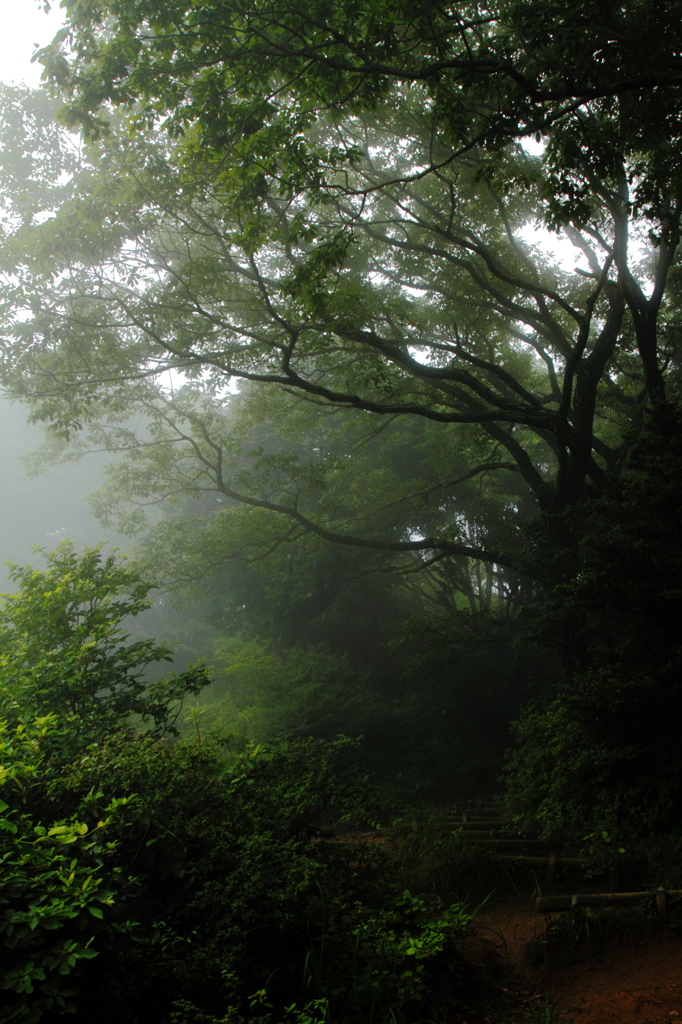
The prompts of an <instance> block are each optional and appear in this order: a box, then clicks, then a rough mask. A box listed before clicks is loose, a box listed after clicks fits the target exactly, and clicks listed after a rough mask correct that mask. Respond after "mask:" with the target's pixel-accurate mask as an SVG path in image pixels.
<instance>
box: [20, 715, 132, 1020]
mask: <svg viewBox="0 0 682 1024" xmlns="http://www.w3.org/2000/svg"><path fill="white" fill-rule="evenodd" d="M61 735H62V736H63V735H64V733H63V730H62V731H61ZM59 737H60V730H59V729H58V727H57V723H56V719H55V717H54V716H46V717H44V718H39V719H36V720H35V721H32V722H29V723H26V724H24V723H20V724H19V725H16V726H15V727H13V728H12V727H10V726H9V725H8V723H7V722H5V721H0V952H1V954H2V955H1V956H0V993H2V996H1V997H0V998H1V999H2V1002H1V1003H0V1021H2V1022H10V1021H16V1022H22V1024H29V1022H32V1021H37V1020H39V1019H40V1017H41V1016H42V1015H43V1013H44V1012H45V1011H48V1010H51V1009H52V1008H53V1007H54V1008H55V1009H57V1010H59V1011H62V1012H64V1011H69V1010H73V1009H75V1007H74V1003H73V997H74V996H75V994H76V992H77V988H78V985H77V976H78V973H79V968H80V967H81V966H82V964H83V962H84V961H86V960H90V959H92V958H93V957H95V956H97V945H96V943H95V944H94V945H93V942H94V940H95V938H96V936H97V934H98V932H99V931H100V930H101V925H102V924H103V922H104V921H105V920H106V919H107V918H108V916H109V913H110V910H111V906H112V904H113V902H114V889H112V888H110V887H109V885H108V884H107V881H106V880H105V878H106V876H108V878H109V880H111V879H112V878H115V876H116V875H117V873H118V869H117V868H115V867H113V868H112V867H110V868H109V869H105V868H104V864H105V862H106V861H112V860H113V858H114V851H115V844H113V843H112V842H110V841H109V835H108V833H109V832H110V827H111V823H112V816H113V815H115V813H116V812H117V809H118V808H120V807H121V806H122V805H123V804H125V803H126V800H125V799H122V800H117V799H112V800H110V801H109V802H108V804H107V806H105V807H104V808H103V816H102V817H101V818H99V819H98V820H96V821H88V819H87V818H85V819H83V820H81V819H80V818H78V817H70V818H68V819H62V820H49V819H48V820H44V819H43V820H40V819H38V818H36V816H35V815H34V813H33V812H32V803H33V800H32V798H33V797H34V795H35V793H36V791H39V790H40V789H42V788H43V787H44V785H45V774H46V769H47V767H48V765H47V763H46V760H47V759H46V754H45V746H46V745H47V744H46V741H48V740H52V745H53V746H54V744H55V742H58V740H59ZM39 802H42V800H41V801H39Z"/></svg>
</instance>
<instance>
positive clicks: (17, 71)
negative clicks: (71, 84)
mask: <svg viewBox="0 0 682 1024" xmlns="http://www.w3.org/2000/svg"><path fill="white" fill-rule="evenodd" d="M63 20H64V12H63V11H62V10H61V9H60V7H59V4H58V2H57V3H53V4H52V9H51V10H50V13H49V14H45V12H44V10H43V0H0V25H1V26H2V32H0V81H2V82H8V83H10V82H23V83H24V84H25V85H30V86H33V87H35V86H37V85H39V83H40V75H41V72H42V68H41V66H40V64H31V57H32V56H33V54H34V53H35V51H36V50H38V49H40V48H41V47H42V46H46V45H47V43H49V42H50V40H51V39H52V37H53V36H54V34H55V32H57V31H58V30H59V28H60V26H61V24H62V22H63Z"/></svg>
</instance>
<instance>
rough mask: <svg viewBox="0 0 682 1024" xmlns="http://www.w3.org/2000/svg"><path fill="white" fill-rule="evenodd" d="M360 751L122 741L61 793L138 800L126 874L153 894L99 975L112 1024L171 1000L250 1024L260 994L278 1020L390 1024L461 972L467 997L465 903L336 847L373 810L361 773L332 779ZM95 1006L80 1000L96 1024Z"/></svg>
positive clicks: (377, 858)
mask: <svg viewBox="0 0 682 1024" xmlns="http://www.w3.org/2000/svg"><path fill="white" fill-rule="evenodd" d="M347 745H348V744H347V741H339V742H337V743H334V744H328V743H323V742H321V741H317V742H313V741H311V740H308V741H302V742H298V743H291V744H286V745H282V746H279V747H274V748H272V749H270V750H264V749H259V748H247V749H246V750H245V751H244V752H243V753H241V754H238V755H226V754H225V752H224V750H223V748H221V747H220V746H217V745H207V744H202V745H198V744H184V743H180V744H176V745H174V746H170V745H168V744H167V743H165V742H158V741H153V740H151V739H150V738H147V739H144V738H143V739H140V740H137V741H135V742H133V743H131V742H130V741H126V740H124V739H117V740H112V741H110V742H109V743H108V744H107V745H106V746H104V747H100V748H93V749H92V750H91V751H90V752H89V753H88V754H87V756H85V757H84V758H82V759H81V761H80V763H79V764H78V765H77V766H75V768H74V770H73V771H72V772H71V773H70V774H69V775H68V776H67V777H64V778H63V780H62V781H61V782H60V783H59V784H58V785H57V786H56V787H53V790H52V792H53V798H54V799H56V800H58V801H60V802H62V803H66V804H69V803H71V804H72V805H75V806H79V801H81V800H82V801H84V806H91V804H92V795H88V794H91V787H92V784H93V782H95V781H97V783H98V785H100V786H101V787H102V789H103V790H104V791H105V792H104V794H102V793H100V795H99V797H98V799H107V795H106V794H107V793H110V792H116V793H119V794H122V795H123V794H127V793H131V792H135V793H136V794H137V796H136V797H135V800H134V801H133V802H132V803H131V804H130V808H129V811H128V813H127V815H126V818H127V822H126V825H125V842H122V843H121V844H120V845H119V847H118V850H117V861H118V863H117V866H118V868H119V869H120V870H121V871H122V872H123V873H124V874H126V873H128V872H130V871H133V870H134V871H135V873H136V875H137V876H138V878H139V879H140V880H141V881H142V883H143V884H142V885H141V886H140V887H139V888H138V889H137V890H135V892H134V893H133V894H132V895H130V896H129V897H128V900H127V902H126V904H125V905H122V908H121V912H122V913H123V914H124V915H133V916H134V918H135V920H136V921H137V922H139V924H138V926H136V931H134V932H133V935H132V938H133V941H132V942H131V941H130V939H129V938H128V937H125V936H124V941H123V942H122V941H121V936H120V935H119V933H118V932H116V931H113V932H112V931H110V932H108V933H107V937H106V942H105V943H104V945H103V950H102V962H101V963H100V964H99V965H98V966H99V970H98V974H97V999H98V1001H101V1000H102V997H103V995H104V997H105V998H104V1000H103V1002H104V1005H106V1006H107V1007H109V1008H110V1010H108V1011H107V1012H110V1013H111V1019H112V1020H113V1019H120V1017H121V1015H124V1016H129V1017H130V1019H144V1016H145V1014H146V1013H148V1012H150V1010H149V1008H150V1007H151V1006H155V1007H158V1006H160V1005H161V1006H163V1007H166V1010H164V1012H170V1008H171V1003H172V1002H173V1001H175V1003H176V1005H177V1006H179V1005H181V1004H182V1006H183V1007H188V1006H192V1007H194V1010H195V1011H196V1019H197V1020H202V1019H204V1018H202V1017H201V1014H205V1015H207V1017H208V1019H211V1020H213V1019H218V1020H222V1019H223V1018H224V1017H225V1015H226V1014H227V1019H230V1016H229V1014H230V1012H231V1013H232V1014H233V1016H234V1017H235V1020H242V1019H244V1020H251V1017H252V1014H253V1011H251V1013H250V1012H249V997H250V996H253V994H254V993H262V999H263V1001H264V1007H263V1008H264V1011H265V1012H264V1013H263V1019H265V1020H270V1019H274V1020H279V1019H280V1016H279V1015H284V1016H283V1019H284V1020H286V1019H287V1017H286V1013H289V1015H290V1016H291V1018H292V1020H296V1019H297V1018H296V1014H297V1013H299V1016H301V1019H302V1020H304V1019H305V1016H304V1010H303V1009H301V1010H300V1011H296V1012H294V1009H293V1002H295V1003H296V1004H297V1005H298V1006H299V1007H304V1006H305V1005H306V1003H309V1002H310V999H311V997H313V998H314V999H316V1000H318V1003H317V1004H316V1005H317V1006H318V1008H319V1007H320V1006H322V1005H323V1003H324V1004H327V1003H328V1016H327V1018H326V1019H328V1020H330V1021H335V1020H338V1021H344V1022H345V1021H349V1022H350V1021H355V1020H358V1021H367V1020H372V1019H375V1020H377V1021H379V1020H382V1019H384V1016H385V1015H386V1014H387V1013H388V1011H389V1008H390V1009H392V1010H393V1012H394V1013H395V1014H396V1016H397V1018H398V1019H399V1018H400V1013H401V1012H402V1011H401V1007H404V1008H405V1009H406V1010H407V1008H408V1007H416V1006H417V1005H420V1006H421V1005H423V1006H424V1008H425V1009H426V1008H427V1007H428V1004H429V1000H430V999H431V998H432V997H431V982H430V979H433V978H435V977H436V976H438V977H440V976H441V974H443V975H444V976H450V975H451V974H452V972H453V971H454V972H455V973H454V975H453V980H454V981H455V983H456V981H457V975H456V962H455V965H454V966H453V959H452V957H453V953H455V951H456V948H457V944H458V942H459V940H460V939H461V937H462V936H463V934H464V931H465V929H466V926H467V923H468V920H469V918H468V916H467V914H466V913H465V911H464V908H463V907H462V906H461V904H459V903H457V904H454V905H453V906H452V907H450V908H449V909H448V908H447V907H445V908H439V907H438V906H437V905H436V904H434V903H433V901H429V902H423V901H421V900H420V899H417V898H415V897H412V896H410V894H409V893H407V892H403V891H402V890H400V889H399V888H398V887H397V886H396V885H395V884H394V883H393V882H392V881H390V880H389V879H388V878H387V877H386V870H385V865H384V860H383V857H381V855H379V854H378V852H377V850H376V848H373V849H367V850H363V848H362V846H359V847H358V846H356V845H355V844H353V845H351V846H348V845H343V844H339V843H338V842H336V841H334V840H333V839H332V832H333V831H334V830H335V829H337V828H338V827H339V824H343V823H344V821H345V822H346V823H347V822H349V821H350V820H352V818H353V817H354V816H355V815H357V814H361V813H362V807H363V786H362V784H361V780H360V779H359V778H358V776H357V773H356V772H353V771H351V772H349V771H348V770H347V769H346V770H345V772H341V774H339V772H338V769H337V768H335V767H334V762H335V761H338V760H339V757H340V756H343V753H344V750H345V749H346V747H347ZM103 780H105V781H104V782H103ZM365 799H366V798H365ZM365 813H367V812H366V811H365ZM346 827H347V825H346ZM161 921H163V928H162V927H161V925H160V922H161ZM93 984H94V976H93V977H91V978H90V985H93ZM103 987H104V991H103ZM94 998H95V996H94V991H93V992H92V993H91V995H90V996H88V995H87V994H86V995H85V996H84V998H83V999H82V1000H81V1008H82V1009H81V1012H82V1013H83V1014H84V1015H85V1016H84V1019H88V1012H89V1011H88V1007H89V1006H90V1005H91V1002H92V1000H93V999H94ZM183 1000H184V1002H182V1001H183ZM266 1003H270V1004H272V1017H271V1016H270V1012H271V1011H270V1010H269V1009H268V1006H267V1005H265V1004H266ZM313 1005H315V1004H313ZM287 1007H288V1008H289V1009H288V1010H287V1009H286V1008H287ZM230 1008H231V1010H230ZM156 1012H158V1010H157V1011H156ZM177 1012H178V1011H177V1010H176V1013H177ZM311 1013H312V1010H311ZM100 1019H109V1018H108V1017H105V1018H100ZM188 1019H193V1018H192V1016H188ZM259 1019H260V1017H259Z"/></svg>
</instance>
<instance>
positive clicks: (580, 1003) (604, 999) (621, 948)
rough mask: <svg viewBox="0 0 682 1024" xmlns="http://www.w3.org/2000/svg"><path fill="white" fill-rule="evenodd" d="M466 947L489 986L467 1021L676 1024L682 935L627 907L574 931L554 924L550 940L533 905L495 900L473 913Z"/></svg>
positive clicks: (681, 1001)
mask: <svg viewBox="0 0 682 1024" xmlns="http://www.w3.org/2000/svg"><path fill="white" fill-rule="evenodd" d="M552 918H553V920H554V921H555V922H558V921H559V917H558V915H552ZM564 921H565V919H564ZM557 932H559V934H557ZM465 953H466V956H467V959H468V960H469V961H470V962H471V963H472V964H473V965H474V968H475V969H476V970H478V971H479V972H480V976H481V982H482V990H483V991H484V992H486V991H488V992H490V993H491V998H490V1000H489V1003H488V1005H486V1006H483V1007H482V1008H481V1011H480V1012H479V1014H477V1015H469V1016H468V1017H466V1024H488V1022H490V1024H498V1022H499V1024H501V1022H504V1024H525V1022H529V1024H560V1022H561V1024H569V1022H575V1024H675V1022H676V1021H680V1022H681V1024H682V936H680V934H679V933H678V932H673V931H671V930H669V929H660V928H654V927H653V926H652V925H651V924H650V922H648V920H646V919H644V918H640V919H637V918H636V916H634V915H633V914H632V913H630V914H629V915H628V916H627V917H626V916H625V915H623V916H621V917H620V918H619V917H618V916H615V917H611V918H609V920H608V922H607V926H606V927H605V926H604V922H603V921H600V920H594V921H593V922H592V923H590V921H589V920H588V921H587V922H586V923H584V924H583V925H582V926H581V927H580V929H579V931H576V930H574V929H572V926H570V925H566V924H563V925H559V924H555V925H554V930H553V932H552V933H550V937H549V941H548V940H547V935H546V932H545V922H544V920H543V919H542V918H541V917H539V916H538V915H536V914H535V913H534V911H531V910H529V909H528V907H527V906H524V905H523V904H522V903H520V902H518V901H511V900H507V901H501V902H499V903H497V904H490V905H489V906H488V907H486V909H485V911H483V912H482V913H481V915H480V916H479V917H478V918H477V919H476V921H475V922H474V934H473V935H472V936H471V937H470V938H469V939H468V940H467V945H466V949H465ZM453 1024H454V1022H453ZM458 1024H465V1021H464V1020H462V1021H458Z"/></svg>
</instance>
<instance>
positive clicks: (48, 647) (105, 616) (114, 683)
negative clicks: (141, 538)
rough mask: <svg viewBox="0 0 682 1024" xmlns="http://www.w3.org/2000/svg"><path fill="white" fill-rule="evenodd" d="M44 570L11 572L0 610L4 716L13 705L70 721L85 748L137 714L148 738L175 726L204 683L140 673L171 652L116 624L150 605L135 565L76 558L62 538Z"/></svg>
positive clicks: (87, 555)
mask: <svg viewBox="0 0 682 1024" xmlns="http://www.w3.org/2000/svg"><path fill="white" fill-rule="evenodd" d="M42 554H43V555H44V556H45V558H46V560H47V568H46V569H42V570H41V569H34V568H33V567H32V566H17V565H14V566H11V567H10V579H12V580H13V581H14V582H15V583H17V584H18V592H17V593H14V594H9V595H5V596H4V599H3V604H2V606H1V607H0V646H1V653H0V684H1V686H2V689H1V690H0V696H1V698H2V701H3V704H4V705H5V708H6V709H7V710H9V711H12V709H14V708H16V707H17V706H20V707H21V708H23V709H24V710H31V711H33V712H35V713H37V714H46V713H52V714H57V715H59V716H61V717H62V718H65V719H69V720H72V721H73V722H75V723H77V726H76V729H75V735H76V736H77V742H78V743H79V744H81V745H85V744H86V743H87V742H90V741H92V740H101V739H102V738H103V737H105V736H106V735H108V734H110V733H113V732H115V731H117V730H118V729H121V728H124V727H125V726H126V724H127V723H128V722H129V721H130V720H131V717H133V718H137V719H138V720H139V721H140V722H141V723H142V724H147V723H149V731H150V733H151V734H152V735H155V736H161V735H163V734H164V733H166V732H168V731H170V732H173V731H175V730H174V722H175V720H176V719H177V716H178V714H179V711H180V708H181V706H182V701H183V699H184V698H185V697H186V696H187V695H188V694H196V693H199V691H200V690H201V689H202V688H203V687H204V686H205V685H206V684H207V682H208V676H207V674H206V671H205V669H203V668H201V667H197V668H193V669H189V670H188V671H186V672H184V673H182V674H181V675H179V676H169V677H167V678H166V679H163V680H161V681H159V682H157V683H150V682H148V681H147V680H146V679H145V669H147V668H148V666H150V665H153V664H155V663H157V662H159V661H166V662H168V661H172V656H171V654H172V652H171V648H169V647H167V646H165V645H163V644H157V643H156V642H155V641H153V640H136V641H131V638H130V635H129V634H128V633H126V632H125V631H124V630H123V629H122V628H121V622H122V621H123V620H124V619H125V618H126V617H127V616H132V617H134V616H136V615H139V614H140V612H141V611H144V609H146V608H148V607H149V604H150V602H149V601H148V599H147V594H148V593H149V591H150V589H151V585H150V584H149V583H147V582H145V581H143V580H142V579H141V578H140V575H139V573H138V571H137V570H136V569H135V568H134V567H133V566H132V565H125V564H123V563H121V562H117V560H116V558H115V556H114V555H109V556H107V557H106V558H105V557H103V555H102V553H101V551H100V549H98V548H90V549H86V550H85V551H84V552H83V554H78V553H77V552H76V551H75V550H74V549H73V547H72V546H71V545H70V544H69V543H68V542H65V543H64V544H60V545H59V547H58V548H56V549H55V550H54V551H52V552H42Z"/></svg>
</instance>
